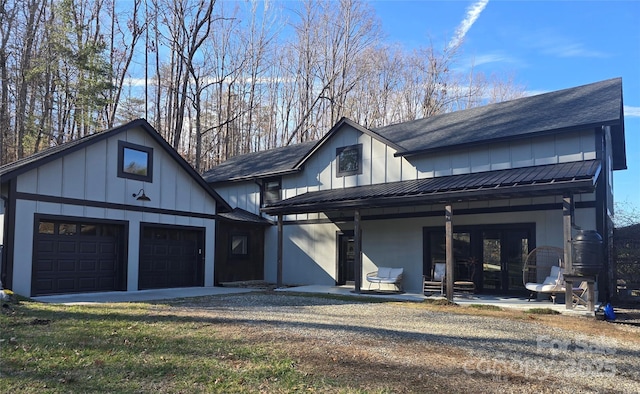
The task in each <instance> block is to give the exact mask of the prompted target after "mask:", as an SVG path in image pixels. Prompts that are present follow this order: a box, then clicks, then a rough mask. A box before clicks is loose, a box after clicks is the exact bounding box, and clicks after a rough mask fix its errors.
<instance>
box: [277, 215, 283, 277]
mask: <svg viewBox="0 0 640 394" xmlns="http://www.w3.org/2000/svg"><path fill="white" fill-rule="evenodd" d="M282 240H283V236H282V214H280V215H278V262H277V274H276V278H277V279H276V281H277V282H276V285H277V286H278V287H282Z"/></svg>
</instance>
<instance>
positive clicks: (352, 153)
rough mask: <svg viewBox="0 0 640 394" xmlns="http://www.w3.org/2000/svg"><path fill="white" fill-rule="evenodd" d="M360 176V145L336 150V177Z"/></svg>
mask: <svg viewBox="0 0 640 394" xmlns="http://www.w3.org/2000/svg"><path fill="white" fill-rule="evenodd" d="M357 174H362V144H357V145H350V146H343V147H341V148H338V149H336V177H341V176H348V175H357Z"/></svg>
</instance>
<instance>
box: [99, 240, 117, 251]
mask: <svg viewBox="0 0 640 394" xmlns="http://www.w3.org/2000/svg"><path fill="white" fill-rule="evenodd" d="M98 252H99V253H102V254H111V253H115V252H116V244H115V243H113V242H101V243H99V244H98Z"/></svg>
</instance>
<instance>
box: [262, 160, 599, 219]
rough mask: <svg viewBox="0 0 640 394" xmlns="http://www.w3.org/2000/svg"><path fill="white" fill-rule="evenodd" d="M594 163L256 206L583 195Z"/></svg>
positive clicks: (326, 207) (278, 209)
mask: <svg viewBox="0 0 640 394" xmlns="http://www.w3.org/2000/svg"><path fill="white" fill-rule="evenodd" d="M600 169H601V163H600V161H599V160H587V161H577V162H570V163H561V164H550V165H541V166H533V167H522V168H514V169H507V170H497V171H487V172H479V173H473V174H462V175H452V176H444V177H437V178H426V179H417V180H409V181H401V182H391V183H383V184H377V185H367V186H357V187H350V188H345V189H332V190H320V191H315V192H308V193H304V194H300V195H298V196H295V197H292V198H288V199H286V200H282V201H279V202H278V203H275V204H272V205H269V206H266V207H264V208H262V211H263V212H265V213H267V214H270V215H278V214H294V213H310V212H329V211H337V210H343V209H356V208H379V207H390V206H403V205H416V204H434V203H445V204H446V203H451V202H460V201H477V200H490V199H504V198H517V197H532V196H547V195H563V194H568V193H588V192H592V191H593V190H594V189H595V184H596V180H597V179H598V175H599V173H600Z"/></svg>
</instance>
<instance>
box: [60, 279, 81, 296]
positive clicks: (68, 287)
mask: <svg viewBox="0 0 640 394" xmlns="http://www.w3.org/2000/svg"><path fill="white" fill-rule="evenodd" d="M55 283H56V284H57V287H58V288H57V290H58V291H60V292H62V293H70V292H73V291H75V290H76V288H77V286H76V281H75V279H74V278H60V279H58V280H57V281H56V282H55Z"/></svg>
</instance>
